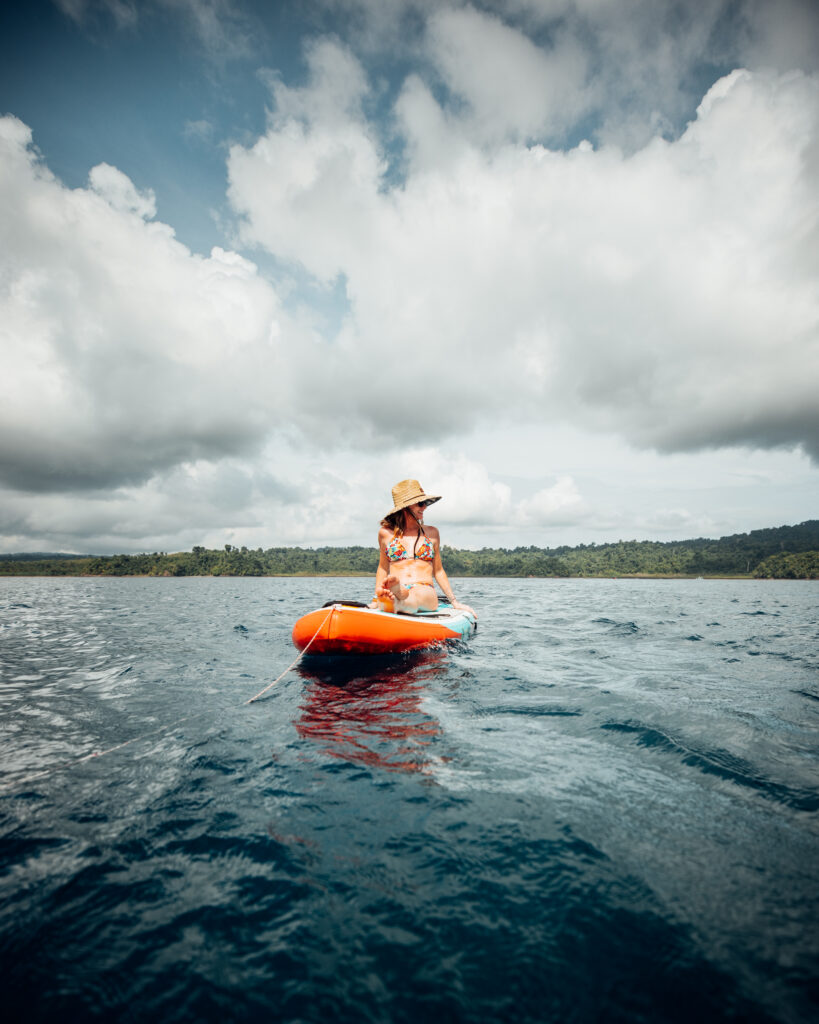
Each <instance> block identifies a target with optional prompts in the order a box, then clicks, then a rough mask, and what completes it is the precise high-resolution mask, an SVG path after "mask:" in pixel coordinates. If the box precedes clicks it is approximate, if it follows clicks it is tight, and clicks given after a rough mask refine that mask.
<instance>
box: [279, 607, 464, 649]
mask: <svg viewBox="0 0 819 1024" xmlns="http://www.w3.org/2000/svg"><path fill="white" fill-rule="evenodd" d="M476 628H477V624H476V621H475V616H474V615H472V614H471V613H470V612H465V611H457V610H456V609H454V608H452V607H450V606H449V605H445V604H442V605H440V606H439V607H438V609H437V611H434V612H419V613H418V614H417V615H402V614H397V613H395V612H383V611H381V610H380V609H377V608H360V607H356V606H354V605H349V604H344V602H342V601H339V602H338V603H335V604H331V605H327V606H325V607H324V608H317V609H316V610H315V611H313V612H308V613H307V615H303V616H302V617H301V618H300V619H299V620H298V622H297V623H296V625H295V626H294V627H293V643H294V644H295V645H296V647H298V648H299V650H302V651H303V650H304V649H305V648H307V647H308V646H309V650H308V653H309V654H395V653H400V652H401V651H413V650H417V649H419V648H422V647H433V646H437V645H438V644H441V643H445V642H446V641H449V640H465V639H466V638H467V637H469V636H471V635H472V634H473V633H474V632H475V629H476Z"/></svg>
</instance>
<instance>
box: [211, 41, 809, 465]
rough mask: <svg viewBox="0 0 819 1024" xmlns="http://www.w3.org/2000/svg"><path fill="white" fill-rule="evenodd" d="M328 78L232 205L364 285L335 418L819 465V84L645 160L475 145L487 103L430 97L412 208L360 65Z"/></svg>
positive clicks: (265, 239) (691, 131)
mask: <svg viewBox="0 0 819 1024" xmlns="http://www.w3.org/2000/svg"><path fill="white" fill-rule="evenodd" d="M485 27H486V26H484V28H485ZM502 32H503V42H504V45H507V46H508V44H509V39H508V33H509V30H508V29H506V28H502ZM310 62H311V72H312V78H311V81H310V83H309V84H308V85H307V86H306V87H304V88H303V89H300V90H290V89H285V88H284V87H282V86H276V87H275V96H274V99H275V100H276V107H275V110H274V111H273V113H272V114H271V120H270V125H269V127H268V130H267V132H266V134H265V135H264V136H263V137H262V138H260V139H259V140H258V142H257V143H256V144H255V145H254V146H252V147H249V148H244V147H240V146H236V147H234V148H233V150H232V151H231V155H230V161H229V174H230V195H231V199H232V201H233V203H234V205H235V207H236V209H237V210H238V211H240V212H241V214H242V215H243V217H244V226H243V237H244V238H245V240H246V241H248V242H253V243H256V244H260V245H263V246H264V247H265V248H267V249H268V250H269V251H270V252H272V253H274V254H276V256H278V257H280V258H283V259H286V260H292V261H295V262H297V263H299V264H301V265H302V266H303V267H304V268H306V269H307V271H308V272H309V273H311V274H314V275H315V276H316V277H318V278H320V279H322V280H328V279H331V278H332V277H333V276H334V275H343V276H344V280H345V282H346V288H347V294H348V297H349V301H350V315H349V318H348V321H347V323H346V325H345V327H344V329H343V330H342V332H341V333H340V336H339V338H338V339H337V343H336V344H335V346H333V347H332V350H331V351H330V352H328V362H327V368H328V372H330V373H331V374H332V379H333V387H332V389H330V390H329V391H328V392H327V393H326V394H325V395H324V396H323V400H324V401H325V402H326V408H327V409H328V411H330V412H331V413H333V414H335V415H338V416H340V417H343V418H345V419H347V420H353V421H355V420H357V421H358V422H359V423H361V424H362V425H365V426H368V427H369V428H371V429H373V430H375V431H376V432H378V433H379V434H382V435H383V434H384V433H385V432H386V433H387V434H389V433H390V432H391V431H395V432H396V433H397V434H400V431H401V429H402V424H403V422H404V419H405V418H406V417H407V416H410V415H412V416H413V417H414V418H415V419H416V420H417V422H418V423H419V432H420V434H421V436H422V437H423V434H424V432H425V430H426V431H429V432H430V434H431V435H432V434H435V433H436V432H440V431H441V430H456V429H459V428H461V427H465V426H468V425H471V424H474V423H478V422H481V421H483V420H485V418H486V417H498V416H509V417H515V416H518V417H523V418H527V417H536V418H538V419H543V418H547V419H549V418H555V419H557V418H562V419H567V420H569V421H574V422H576V423H578V424H582V425H585V426H589V425H592V426H594V427H596V428H597V429H600V430H606V431H613V432H616V433H619V434H620V435H621V436H622V437H624V438H625V439H626V440H628V441H629V442H631V443H633V444H636V445H640V446H645V447H655V448H658V449H661V450H667V451H680V450H688V449H697V448H704V447H713V446H720V445H725V444H747V445H751V446H760V447H771V446H777V445H785V446H795V445H799V444H802V445H804V446H805V447H806V448H807V449H808V450H809V451H811V452H812V453H813V455H814V456H817V455H819V410H818V409H817V403H816V401H815V388H816V380H817V378H818V373H819V351H818V349H819V303H818V302H817V294H816V289H815V280H816V277H815V275H816V252H817V243H818V242H819V237H817V213H818V212H819V189H817V157H818V154H819V79H817V77H815V76H809V75H806V74H804V73H801V72H790V73H784V74H778V73H774V72H768V73H762V72H759V73H751V72H748V71H737V72H734V73H733V74H731V75H730V76H728V77H727V78H724V79H722V80H721V81H719V82H717V83H716V84H715V85H714V86H713V87H712V89H711V90H710V91H709V93H708V94H707V95H706V97H705V98H704V99H703V101H702V103H701V105H700V107H699V110H698V112H697V116H696V118H695V120H694V121H692V123H691V124H690V125H689V127H688V129H687V130H686V131H685V132H684V133H683V134H682V136H681V137H680V138H678V139H677V140H676V141H674V142H667V141H664V140H663V139H661V138H656V139H655V140H654V141H653V142H652V143H651V144H650V145H648V146H646V147H644V148H643V149H641V150H639V151H637V152H636V153H633V154H630V155H628V154H624V153H623V152H622V151H621V150H619V149H618V148H616V147H614V146H608V147H602V148H599V149H596V150H595V149H593V148H592V147H591V146H590V145H588V144H581V145H580V146H578V147H576V148H574V149H572V150H571V151H556V150H550V149H547V148H545V147H543V146H540V145H526V144H525V143H523V142H520V141H519V142H507V143H505V144H502V145H495V146H486V145H485V144H481V145H479V144H476V143H475V141H474V125H475V123H476V120H477V121H480V120H481V111H480V109H479V107H480V102H481V97H480V94H479V93H478V92H477V91H473V94H472V102H471V103H470V105H469V107H468V109H466V110H465V111H464V112H463V114H462V116H461V117H460V119H459V115H457V114H454V113H453V112H452V110H451V109H449V110H447V109H444V108H442V107H441V105H440V104H439V103H438V101H437V100H436V99H435V98H434V96H433V93H432V92H431V90H430V89H429V88H428V87H427V85H426V84H425V83H424V82H423V81H422V80H421V79H420V78H418V77H414V76H413V77H410V78H408V79H407V81H406V83H405V87H404V89H403V91H402V94H401V96H400V99H399V101H398V103H397V106H396V112H395V113H396V118H397V121H398V124H399V127H400V130H401V133H402V136H403V141H404V143H405V147H406V150H405V156H406V160H407V167H406V174H405V178H404V180H403V181H402V182H401V184H399V185H392V186H390V185H389V184H388V183H387V179H386V177H385V173H384V169H385V161H384V154H383V152H382V151H381V149H380V148H379V142H378V139H377V138H376V136H375V134H374V132H373V129H372V126H371V124H369V123H368V121H367V120H366V118H365V117H364V115H363V113H362V103H363V99H364V96H365V92H366V80H365V78H364V76H363V72H362V70H361V68H360V66H359V65H358V64H357V62H355V60H354V59H353V58H352V57H351V55H350V54H349V53H347V52H346V51H344V50H343V49H342V48H341V47H339V46H338V45H337V44H335V43H329V42H325V43H322V44H320V45H318V46H316V47H314V48H313V50H312V52H311V54H310ZM492 103H494V100H492ZM487 116H488V117H489V118H490V119H496V117H497V111H496V109H495V108H494V107H492V109H491V110H490V111H489V113H488V115H487ZM484 142H485V140H484ZM399 353H400V354H399ZM413 380H419V381H422V382H423V386H422V388H420V389H419V388H416V387H414V386H411V382H412V381H413ZM301 386H302V387H303V388H306V386H307V381H306V380H302V382H301Z"/></svg>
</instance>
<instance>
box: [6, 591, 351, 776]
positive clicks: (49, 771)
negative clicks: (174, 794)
mask: <svg viewBox="0 0 819 1024" xmlns="http://www.w3.org/2000/svg"><path fill="white" fill-rule="evenodd" d="M334 610H335V609H334V608H331V609H330V610H329V611H328V612H327V614H326V615H325V616H324V618H323V619H322V621H321V624H320V626H319V628H318V629H317V630H316V631H315V633H314V634H313V635H312V637H311V638H310V643H308V644H306V645H305V647H304V649H303V650H301V651H299V654H298V657H296V658H295V659H294V660H293V661H292V662H291V663H290V664H289V665H288V666H287V668H286V669H285V670H284V672H282V673H281V674H280V675H278V676H276V678H275V679H274V680H273V682H272V683H268V684H267V686H265V688H264V689H263V690H259V692H258V693H257V694H256V695H255V696H254V697H251V698H250V700H246V701H243V702H242V703H241V704H240V705H239V707H247V705H248V704H252V703H253V702H254V701H256V700H258V699H259V698H260V697H262V696H263V695H264V694H265V693H267V691H268V690H272V689H273V687H274V686H275V685H276V683H278V682H281V680H282V679H284V677H285V676H286V675H287V673H288V672H290V671H292V669H294V668H295V667H296V665H298V663H299V662H300V661H301V659H302V658H303V657H304V656H305V654H307V652H308V651H309V650H310V647H311V645H312V643H313V641H314V640H315V639H316V637H317V636H318V635H319V633H320V632H321V631H322V629H324V626H325V624H326V623H327V620H328V619H329V618H330V616H331V615H332V614H333V611H334ZM209 713H210V712H208V711H198V712H196V713H195V714H192V715H185V717H184V718H177V719H176V721H174V722H171V724H170V725H160V726H159V727H158V728H156V729H152V730H151V731H150V732H143V733H141V734H140V735H139V736H132V737H131V739H129V740H124V741H123V742H122V743H117V744H116V746H113V747H108V748H107V749H106V750H94V751H92V752H91V753H90V754H84V755H83V756H82V757H78V758H75V759H74V760H73V761H64V762H63V763H62V764H58V765H55V766H54V767H53V768H44V769H43V770H42V771H40V772H34V774H32V775H26V776H25V777H24V778H22V779H15V780H14V781H12V782H4V783H0V791H3V790H10V789H19V788H20V786H25V785H27V784H28V783H29V782H34V781H36V780H37V779H42V778H45V777H46V776H47V775H54V773H55V772H60V771H66V770H67V769H69V768H74V767H76V765H78V764H82V763H83V762H84V761H93V759H94V758H95V757H105V755H106V754H113V753H114V751H115V750H122V748H123V747H127V746H129V744H131V743H137V742H138V741H139V740H146V739H148V737H149V736H156V735H157V733H162V732H170V730H171V729H175V728H176V727H177V726H178V725H182V723H183V722H189V721H190V720H191V719H193V718H202V717H204V716H205V715H207V714H209Z"/></svg>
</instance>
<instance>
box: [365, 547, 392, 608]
mask: <svg viewBox="0 0 819 1024" xmlns="http://www.w3.org/2000/svg"><path fill="white" fill-rule="evenodd" d="M387 532H388V531H386V530H385V529H384V528H383V527H382V528H381V529H380V530H379V531H378V555H379V558H378V568H377V569H376V570H375V597H374V598H373V600H372V601H371V602H370V607H371V608H375V607H377V605H378V591H379V590H380V589H381V587H382V586H383V585H384V580H385V579H386V578H387V577H388V576H389V574H390V560H389V559H388V558H387V552H386V544H385V543H384V535H386V533H387Z"/></svg>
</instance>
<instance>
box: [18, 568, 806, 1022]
mask: <svg viewBox="0 0 819 1024" xmlns="http://www.w3.org/2000/svg"><path fill="white" fill-rule="evenodd" d="M370 589H371V588H370V582H369V581H366V580H360V579H359V580H354V579H350V580H339V579H336V580H327V579H295V580H290V579H239V580H236V579H3V580H0V673H1V674H0V708H1V709H2V716H0V727H1V728H2V746H1V747H0V751H2V754H0V761H1V762H2V779H0V783H2V787H3V788H2V789H0V864H1V865H2V871H1V872H0V958H1V960H0V962H2V966H3V975H2V976H3V983H4V984H3V1001H2V1003H3V1016H4V1019H5V1020H15V1021H16V1020H24V1021H26V1022H27V1024H33V1022H36V1021H57V1020H60V1021H63V1020H100V1021H156V1020H161V1021H163V1022H174V1021H220V1022H221V1021H257V1020H258V1021H267V1022H278V1021H292V1022H297V1021H298V1022H319V1021H320V1022H326V1021H341V1022H346V1021H350V1022H353V1021H355V1022H357V1024H358V1022H370V1021H371V1022H382V1021H383V1022H392V1021H419V1020H420V1021H426V1020H434V1021H447V1022H460V1021H464V1022H473V1021H475V1022H477V1021H510V1022H511V1021H514V1022H521V1021H559V1022H563V1021H568V1022H572V1021H577V1022H588V1021H601V1022H603V1021H605V1022H617V1021H622V1022H635V1021H648V1022H664V1021H726V1020H733V1021H742V1022H745V1021H759V1022H762V1021H785V1022H803V1021H804V1022H807V1021H815V1020H816V1019H817V1014H819V923H818V922H819V813H818V812H819V643H817V641H819V626H818V625H817V622H818V620H819V615H817V611H818V610H819V586H817V584H815V583H807V582H790V581H788V582H751V581H623V580H484V579H479V580H456V581H455V589H456V593H457V594H458V595H459V596H460V597H461V598H462V599H463V600H466V601H468V602H469V603H470V604H472V605H473V606H474V607H475V608H476V610H477V611H478V612H479V615H480V624H479V630H478V633H477V635H476V636H475V637H474V638H473V639H472V640H471V641H470V642H469V643H468V644H464V645H459V646H456V647H453V648H450V649H448V650H446V651H435V652H426V653H423V654H417V655H414V656H411V657H405V658H396V659H386V660H385V659H379V660H370V661H368V660H361V659H358V660H354V661H349V662H343V663H341V662H332V661H327V660H323V661H316V660H312V659H304V660H303V661H301V662H299V663H298V664H297V665H296V666H295V668H293V669H292V670H291V671H290V672H288V673H287V674H286V675H284V677H283V678H282V679H281V680H280V681H279V682H278V683H277V684H276V685H275V686H274V687H273V688H272V689H271V690H270V691H269V693H268V694H267V695H266V696H265V697H264V698H263V699H261V700H259V701H257V702H256V703H254V704H251V705H247V704H246V703H245V701H247V699H248V698H250V697H252V696H253V695H254V694H256V693H257V692H258V691H259V690H261V689H262V688H263V687H264V686H266V685H267V684H269V683H270V682H272V681H273V680H274V679H276V677H277V676H279V675H280V673H282V672H283V671H284V670H285V669H286V668H287V667H288V665H289V664H290V663H291V662H292V661H293V659H294V658H295V657H296V654H297V652H296V651H295V649H294V648H293V647H292V645H291V642H290V629H291V627H292V623H293V621H294V620H295V618H296V617H297V616H298V615H300V614H302V613H303V612H305V611H307V610H309V609H310V608H312V607H315V606H317V605H318V604H320V603H323V602H324V601H325V600H328V599H330V598H359V599H361V598H364V597H366V596H368V595H369V592H370ZM94 755H97V756H94Z"/></svg>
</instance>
